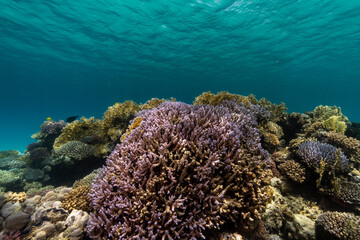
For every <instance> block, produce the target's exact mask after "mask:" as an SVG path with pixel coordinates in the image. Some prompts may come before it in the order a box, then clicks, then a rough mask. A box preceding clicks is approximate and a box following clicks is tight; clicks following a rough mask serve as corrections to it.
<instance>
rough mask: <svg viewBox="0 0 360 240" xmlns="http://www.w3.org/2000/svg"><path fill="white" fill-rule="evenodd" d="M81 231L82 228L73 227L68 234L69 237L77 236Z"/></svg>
mask: <svg viewBox="0 0 360 240" xmlns="http://www.w3.org/2000/svg"><path fill="white" fill-rule="evenodd" d="M82 233H83V231H82V230H80V229H75V230H74V231H72V232H71V233H70V234H69V236H70V237H79V236H80V235H81V234H82Z"/></svg>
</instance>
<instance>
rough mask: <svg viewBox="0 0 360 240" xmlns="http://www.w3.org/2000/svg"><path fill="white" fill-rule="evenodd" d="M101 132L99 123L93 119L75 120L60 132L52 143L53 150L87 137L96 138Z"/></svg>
mask: <svg viewBox="0 0 360 240" xmlns="http://www.w3.org/2000/svg"><path fill="white" fill-rule="evenodd" d="M100 131H101V122H100V121H98V120H97V119H95V118H93V117H92V118H89V119H87V118H84V117H82V118H81V119H80V120H76V121H74V122H72V123H70V124H68V125H66V127H65V128H64V129H63V130H62V133H61V135H60V136H58V137H57V138H56V140H55V142H54V150H55V151H56V150H58V149H59V148H60V147H62V146H63V145H64V144H66V143H68V142H71V141H80V140H81V139H82V138H86V137H88V136H96V135H97V134H99V133H100Z"/></svg>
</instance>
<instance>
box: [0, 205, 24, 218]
mask: <svg viewBox="0 0 360 240" xmlns="http://www.w3.org/2000/svg"><path fill="white" fill-rule="evenodd" d="M20 208H21V206H20V203H18V202H16V203H12V202H7V203H5V205H4V206H3V207H2V208H1V215H2V216H3V217H4V218H7V217H8V216H10V215H11V214H13V213H15V212H17V211H19V210H20Z"/></svg>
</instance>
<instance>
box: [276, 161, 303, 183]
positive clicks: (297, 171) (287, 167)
mask: <svg viewBox="0 0 360 240" xmlns="http://www.w3.org/2000/svg"><path fill="white" fill-rule="evenodd" d="M279 170H280V171H281V173H283V174H285V175H286V176H287V177H288V178H290V179H291V180H292V181H294V182H297V183H303V182H304V181H305V179H306V176H305V175H306V170H305V168H304V167H303V166H302V165H301V164H300V163H298V162H295V161H294V160H288V161H286V162H284V163H282V164H280V165H279Z"/></svg>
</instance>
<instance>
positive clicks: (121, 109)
mask: <svg viewBox="0 0 360 240" xmlns="http://www.w3.org/2000/svg"><path fill="white" fill-rule="evenodd" d="M140 110H141V108H140V106H139V105H137V104H136V103H135V102H133V101H125V102H124V103H115V105H114V106H111V107H109V109H108V110H107V111H106V112H105V113H104V117H103V119H102V121H101V128H102V131H103V134H104V135H105V136H106V137H108V138H110V139H111V141H113V142H119V140H120V137H121V135H123V134H124V133H125V131H126V128H127V127H128V125H129V122H130V120H131V119H133V118H134V117H135V114H136V113H137V112H139V111H140Z"/></svg>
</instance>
